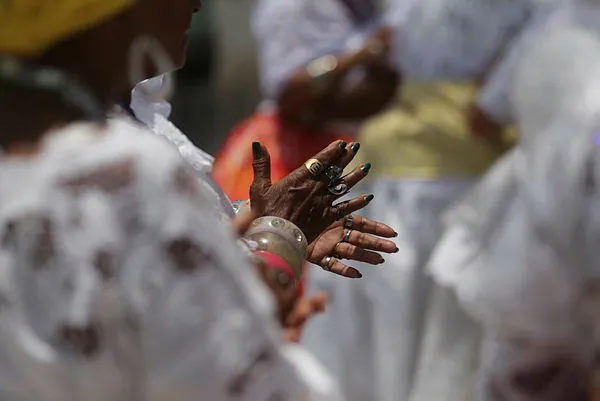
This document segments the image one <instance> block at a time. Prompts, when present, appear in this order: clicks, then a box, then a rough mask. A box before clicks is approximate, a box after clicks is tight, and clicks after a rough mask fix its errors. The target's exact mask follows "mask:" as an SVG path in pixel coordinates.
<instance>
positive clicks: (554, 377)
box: [396, 0, 600, 401]
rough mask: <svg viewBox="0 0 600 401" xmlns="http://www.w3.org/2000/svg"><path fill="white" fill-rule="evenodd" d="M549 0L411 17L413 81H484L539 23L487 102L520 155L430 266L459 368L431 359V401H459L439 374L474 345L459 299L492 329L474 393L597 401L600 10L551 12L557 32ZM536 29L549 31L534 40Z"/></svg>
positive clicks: (505, 164) (407, 24)
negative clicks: (593, 204) (502, 48)
mask: <svg viewBox="0 0 600 401" xmlns="http://www.w3.org/2000/svg"><path fill="white" fill-rule="evenodd" d="M540 3H541V2H539V3H538V2H502V1H495V2H487V1H469V2H463V1H453V0H444V1H443V8H440V6H441V5H442V2H441V1H440V2H438V1H435V0H432V1H428V2H419V3H416V4H415V7H413V8H411V9H409V11H408V12H406V9H404V10H402V11H404V12H405V14H404V18H403V22H404V24H402V25H401V27H402V28H401V29H400V30H399V34H398V37H397V39H398V40H397V42H396V44H397V50H398V56H399V57H400V58H399V62H400V63H401V64H403V68H402V71H403V72H404V73H405V74H406V76H409V75H414V76H421V77H423V76H424V77H428V78H432V77H436V76H439V75H445V76H449V77H454V78H456V77H465V76H472V75H478V74H479V73H480V72H479V71H481V67H482V66H484V65H486V64H487V65H489V63H490V61H491V60H493V58H494V57H493V56H492V54H491V52H492V53H493V52H494V51H495V50H494V49H498V48H499V45H500V44H501V43H503V42H504V43H506V40H507V39H509V41H510V40H511V39H510V37H511V36H513V34H511V33H509V32H511V31H512V32H519V31H521V30H522V29H523V23H526V22H527V21H531V22H532V23H531V24H528V25H529V27H527V26H526V27H525V29H524V30H523V38H522V40H521V39H519V40H518V41H516V42H514V44H515V46H512V45H511V46H510V47H509V49H508V53H507V54H505V55H504V56H505V57H503V59H502V60H501V61H500V62H499V63H498V64H497V65H495V66H494V67H493V68H492V71H491V75H489V76H488V79H487V80H486V85H485V87H484V90H483V91H482V93H481V94H480V96H479V98H478V106H479V107H480V108H481V109H482V110H483V111H485V112H486V113H488V116H490V117H491V118H496V119H498V120H501V119H502V117H503V116H504V117H508V119H509V120H510V122H514V123H515V126H516V129H517V133H518V135H519V141H520V143H519V146H518V147H517V148H516V149H515V150H514V151H512V152H510V153H509V154H507V155H506V156H505V157H503V158H502V159H501V160H500V161H499V162H497V163H496V164H495V165H494V166H493V168H492V169H491V171H490V172H489V173H488V174H487V175H486V176H485V177H484V179H483V180H482V181H481V183H480V184H479V185H477V186H476V187H475V188H474V190H473V191H472V192H471V193H470V194H469V196H468V197H467V198H465V200H464V201H462V202H460V203H459V204H457V206H456V208H455V209H453V210H451V211H450V213H449V214H448V217H447V224H448V228H447V231H446V233H445V234H444V236H443V238H442V241H441V242H440V244H439V245H438V247H437V249H436V251H435V252H434V257H433V259H432V261H431V262H430V266H429V267H428V269H429V271H430V272H431V273H432V274H433V276H434V278H435V279H436V281H437V282H438V283H439V284H440V285H442V286H444V287H446V288H448V289H449V291H451V293H452V294H450V295H449V296H447V297H445V299H444V297H438V301H439V303H438V305H441V306H442V307H441V308H438V311H437V313H436V314H437V317H435V318H432V319H431V320H432V321H435V320H437V322H438V323H441V324H440V330H439V332H440V333H439V338H438V339H437V340H434V341H431V342H432V343H436V342H437V344H438V347H440V348H445V350H444V353H445V354H446V355H447V356H449V358H447V359H444V358H440V357H439V354H435V353H433V354H432V355H431V356H433V357H432V358H431V359H429V360H426V361H425V362H422V364H423V367H424V369H423V371H421V372H420V374H419V379H420V380H419V382H420V383H419V387H420V388H421V390H425V391H421V394H420V396H422V397H424V398H423V399H433V398H437V397H447V396H448V392H447V391H444V390H445V389H444V383H443V382H442V385H441V386H438V384H439V383H437V382H436V379H435V378H434V377H432V375H431V373H432V372H435V371H436V370H435V369H436V367H438V372H439V367H440V366H441V368H442V369H446V368H447V369H448V371H451V370H452V369H456V367H455V366H454V365H455V363H456V360H455V359H454V358H453V355H452V354H453V352H454V353H458V354H460V353H463V352H464V348H469V347H470V346H469V344H468V343H467V344H466V345H467V346H466V347H465V344H461V341H462V340H463V339H462V338H461V337H462V336H464V334H465V331H464V330H462V329H461V328H459V327H458V324H460V320H455V319H454V318H453V316H452V315H451V316H447V313H448V310H446V311H444V307H447V306H448V305H446V304H445V302H447V301H448V300H450V301H452V300H454V301H453V302H452V303H451V305H452V304H454V305H456V298H458V299H460V300H461V301H462V305H463V307H465V308H466V310H468V311H469V312H470V314H471V316H473V317H475V319H476V321H477V322H478V324H479V325H480V327H483V330H482V332H483V338H484V341H483V349H482V355H481V360H480V363H481V367H480V372H479V373H480V374H479V375H478V378H477V380H476V386H475V387H476V392H475V394H474V395H471V397H473V398H476V399H479V400H486V401H498V400H510V401H513V400H570V399H578V400H579V399H588V397H589V389H590V376H591V371H592V366H591V359H592V357H593V355H594V346H595V345H596V344H597V340H596V341H594V340H593V337H594V336H593V333H594V332H596V333H597V329H596V328H595V326H596V325H597V323H596V320H597V318H596V317H597V314H596V313H595V312H592V311H593V310H594V309H597V305H596V304H597V297H595V296H594V294H597V291H594V290H593V288H594V286H595V273H594V269H595V268H594V267H593V266H594V265H593V263H592V262H593V261H594V260H597V258H593V257H592V258H588V255H591V254H589V250H584V249H585V247H586V244H590V243H591V242H590V241H591V240H590V238H589V235H592V236H593V235H594V234H592V233H593V232H595V231H594V230H595V228H594V227H595V224H596V223H595V219H594V218H592V216H594V215H595V213H594V212H593V210H591V209H590V206H589V204H588V203H587V202H588V201H586V199H588V200H589V199H590V198H589V197H590V196H593V194H594V193H595V185H594V182H595V181H596V180H595V179H594V176H595V175H596V170H597V169H596V168H595V164H596V163H595V162H594V159H595V157H594V154H595V153H596V152H595V150H594V146H593V144H592V142H593V138H592V137H591V135H590V133H592V132H594V130H595V127H596V125H597V123H598V120H597V116H598V115H597V112H596V108H597V105H598V102H597V99H596V98H595V96H596V95H597V91H596V90H595V88H596V86H597V80H598V77H599V75H598V73H597V71H596V68H595V65H596V64H597V62H598V61H597V57H596V55H597V54H600V52H599V51H598V49H597V47H598V39H597V36H596V35H597V33H596V32H597V29H598V26H599V25H598V21H599V20H598V18H597V17H598V15H600V14H599V13H598V9H597V4H594V3H593V2H585V1H577V0H575V1H572V2H570V1H567V2H557V3H555V4H554V5H552V4H550V5H549V6H550V7H554V11H556V12H553V13H552V14H551V18H549V19H548V21H550V23H549V26H550V27H552V28H551V29H548V26H547V25H546V23H547V21H545V17H544V15H543V11H542V14H539V15H540V18H541V20H538V11H541V9H540V8H539V7H540V5H541V4H540ZM542 8H543V7H542ZM442 9H443V10H444V11H445V12H440V10H442ZM458 16H460V18H457V17H458ZM532 17H535V19H532V20H530V18H532ZM538 23H540V24H541V25H542V26H544V29H542V30H540V31H539V32H536V31H537V27H536V25H537V24H538ZM530 27H531V28H533V32H534V33H531V31H530V30H529V28H530ZM442 33H444V34H442ZM530 34H534V35H535V36H534V39H530V38H529V35H530ZM423 40H426V43H427V45H428V46H429V47H428V51H427V52H424V51H423V50H422V49H423ZM530 40H531V41H530ZM460 50H463V51H464V52H461V51H460ZM484 60H487V61H484ZM498 112H500V113H498ZM540 134H542V135H540ZM536 137H537V139H536ZM557 166H562V168H560V169H559V170H560V171H557V170H556V168H557ZM557 187H558V188H557ZM585 205H588V206H585ZM592 209H593V208H592ZM586 213H589V215H587V214H586ZM582 214H584V216H585V217H582ZM449 309H450V311H452V308H449ZM453 327H454V329H453ZM461 348H463V349H461ZM459 370H460V368H459ZM428 373H429V374H430V375H427V374H428ZM451 380H452V379H451V378H449V379H448V378H447V379H445V381H446V383H445V385H446V386H447V385H448V384H450V385H452V383H449V382H450V381H451ZM436 387H437V388H436ZM427 389H433V391H432V390H429V391H427ZM463 395H464V394H463ZM414 399H419V397H418V396H416V397H415V398H414Z"/></svg>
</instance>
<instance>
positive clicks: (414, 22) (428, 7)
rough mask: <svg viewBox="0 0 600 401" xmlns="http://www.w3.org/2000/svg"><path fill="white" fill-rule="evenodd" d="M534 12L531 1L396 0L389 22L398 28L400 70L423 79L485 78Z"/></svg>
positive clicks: (397, 46) (397, 56)
mask: <svg viewBox="0 0 600 401" xmlns="http://www.w3.org/2000/svg"><path fill="white" fill-rule="evenodd" d="M529 7H530V5H529V2H528V1H526V0H523V1H513V0H395V3H394V5H393V7H392V10H391V11H390V14H389V16H388V17H387V18H389V20H390V21H394V22H395V24H394V25H395V26H398V27H399V29H397V31H396V32H397V33H396V49H395V58H396V60H397V63H398V66H399V67H400V68H401V70H402V71H403V72H404V73H405V74H406V75H409V76H414V77H415V78H422V79H439V78H453V79H465V78H466V79H469V78H473V77H476V76H478V75H481V74H482V73H483V71H484V69H485V68H487V66H488V65H489V63H490V62H491V60H492V58H493V57H494V56H495V54H496V53H497V51H498V50H499V48H501V47H502V46H503V45H504V44H505V41H507V40H508V39H509V37H510V34H511V33H512V32H513V31H515V30H517V29H519V27H520V25H521V24H522V23H523V22H524V20H525V19H526V16H527V13H528V10H529Z"/></svg>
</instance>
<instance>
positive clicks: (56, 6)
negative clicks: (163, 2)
mask: <svg viewBox="0 0 600 401" xmlns="http://www.w3.org/2000/svg"><path fill="white" fill-rule="evenodd" d="M134 1H136V0H0V54H8V55H12V56H16V57H24V58H31V57H35V56H37V55H39V54H41V53H42V52H43V51H44V50H46V49H48V48H49V47H51V46H52V45H53V44H55V43H57V42H59V41H61V40H62V39H65V38H67V37H69V36H70V35H73V34H75V33H77V32H79V31H82V30H84V29H86V28H89V27H91V26H93V25H95V24H98V23H100V22H101V21H102V20H104V19H106V18H107V17H110V16H111V15H114V14H117V13H118V12H120V11H123V10H124V9H125V8H126V7H127V6H130V5H131V4H133V2H134Z"/></svg>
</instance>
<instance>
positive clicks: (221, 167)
mask: <svg viewBox="0 0 600 401" xmlns="http://www.w3.org/2000/svg"><path fill="white" fill-rule="evenodd" d="M341 138H342V136H341V135H339V134H336V133H334V132H327V131H321V132H313V131H309V130H304V129H289V128H285V129H284V128H283V126H282V124H281V122H280V120H279V118H278V117H277V115H276V114H270V113H264V112H263V113H261V112H257V113H255V114H254V115H252V116H251V117H250V118H249V119H247V120H246V121H243V122H242V123H240V124H238V125H237V126H236V127H234V128H233V129H232V130H231V131H230V132H229V134H228V135H227V138H226V139H225V143H224V144H223V146H222V147H221V149H220V150H219V152H218V153H217V156H216V158H215V163H214V165H213V170H212V174H213V178H214V179H215V181H217V183H218V184H219V185H220V186H221V188H222V189H223V190H224V191H225V193H226V194H227V196H228V197H229V199H231V200H239V199H248V197H249V189H250V184H252V179H253V177H254V173H253V170H252V142H261V143H262V144H263V145H264V146H266V148H267V149H268V150H269V154H270V155H271V180H272V181H273V182H275V181H278V180H280V179H282V178H283V177H285V176H286V175H288V174H289V173H291V172H292V171H293V170H295V169H296V168H298V167H299V166H301V165H302V164H303V163H304V162H305V161H306V160H308V159H309V158H311V157H312V156H314V155H315V154H317V153H318V152H319V151H320V150H322V149H323V148H324V147H326V146H327V145H329V144H330V143H331V142H333V141H335V140H337V139H341ZM344 139H347V138H344ZM303 281H304V280H301V282H300V286H299V291H300V293H302V287H303V286H302V282H303Z"/></svg>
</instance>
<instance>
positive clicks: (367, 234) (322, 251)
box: [306, 215, 398, 278]
mask: <svg viewBox="0 0 600 401" xmlns="http://www.w3.org/2000/svg"><path fill="white" fill-rule="evenodd" d="M352 218H353V223H352V232H351V233H350V236H349V237H348V241H347V242H343V239H344V237H345V236H346V234H347V233H348V228H344V222H343V221H341V220H338V221H335V222H334V223H332V224H331V225H330V226H329V227H327V228H326V229H325V231H324V232H323V233H322V234H321V235H320V236H319V237H317V239H315V240H314V241H313V242H312V243H310V245H309V246H308V252H307V254H308V257H307V258H306V259H307V260H308V261H309V262H311V263H314V264H316V265H319V266H325V263H326V258H327V257H328V256H333V257H334V260H333V262H332V263H331V266H328V267H327V269H328V270H329V271H331V272H332V273H335V274H339V275H340V276H344V277H350V278H360V277H362V274H360V272H359V271H358V270H356V269H355V268H353V267H350V266H348V265H346V264H344V263H342V262H341V261H340V259H350V260H357V261H359V262H365V263H369V264H372V265H378V264H381V263H383V262H385V260H384V259H383V257H382V256H381V255H380V254H379V253H378V252H384V253H396V252H398V248H397V247H396V244H394V242H392V241H389V240H386V239H384V238H392V237H396V236H397V235H398V234H396V232H395V231H394V229H393V228H391V227H389V226H387V225H385V224H383V223H379V222H377V221H373V220H369V219H367V218H365V217H362V216H357V215H353V216H352ZM382 237H383V238H382Z"/></svg>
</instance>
